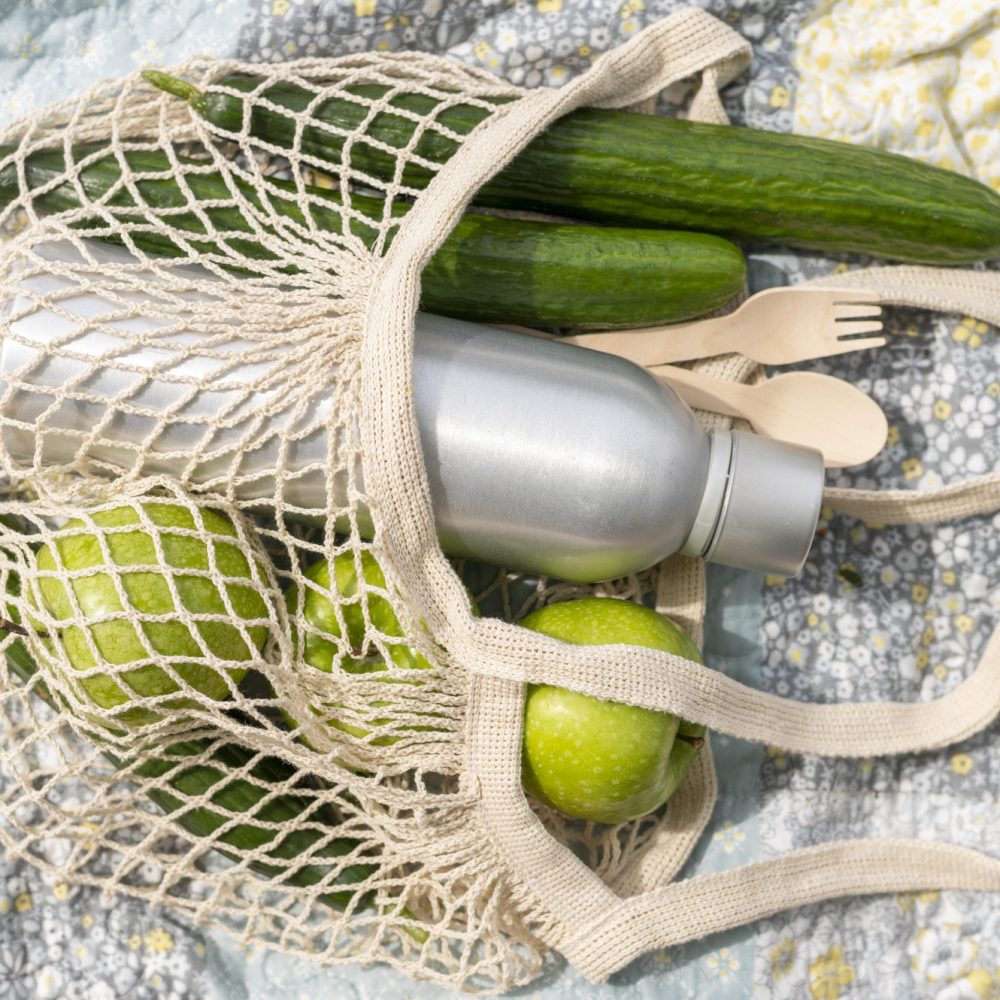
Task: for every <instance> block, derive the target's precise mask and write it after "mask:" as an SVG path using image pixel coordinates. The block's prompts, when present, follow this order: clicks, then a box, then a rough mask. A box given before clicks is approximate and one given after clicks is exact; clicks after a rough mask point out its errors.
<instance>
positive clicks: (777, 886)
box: [561, 838, 1000, 983]
mask: <svg viewBox="0 0 1000 1000" xmlns="http://www.w3.org/2000/svg"><path fill="white" fill-rule="evenodd" d="M925 889H963V890H968V891H973V892H1000V858H992V857H989V856H988V855H985V854H982V853H980V852H978V851H974V850H971V849H969V848H965V847H958V846H955V845H954V844H945V843H935V842H929V841H923V840H901V839H890V838H882V839H878V840H842V841H832V842H830V843H826V844H819V845H816V846H813V847H807V848H803V849H800V850H796V851H789V852H788V853H787V854H783V855H781V856H780V857H776V858H771V859H768V860H766V861H758V862H754V863H751V864H747V865H743V866H741V867H738V868H733V869H730V870H728V871H724V872H716V873H712V874H710V875H698V876H695V877H693V878H689V879H684V880H683V881H681V882H674V883H672V884H671V885H668V886H662V887H661V888H659V889H654V890H653V891H651V892H647V893H643V894H642V895H640V896H633V897H631V898H629V899H623V900H620V901H619V902H618V903H617V905H616V906H615V907H614V909H612V910H609V911H607V912H604V913H602V914H601V915H600V916H599V918H598V919H597V920H593V921H591V922H589V923H579V922H577V923H574V924H573V925H572V926H573V927H574V933H573V935H572V937H570V938H568V939H566V940H564V941H563V944H562V948H561V950H562V952H563V954H564V955H565V956H566V957H567V959H569V961H571V962H572V963H573V965H574V966H575V967H576V968H577V969H578V970H579V971H580V972H582V973H583V975H585V976H586V977H587V979H589V980H590V981H591V982H595V983H598V982H603V981H604V980H605V979H607V977H608V976H609V975H611V973H613V972H615V971H616V970H618V969H620V968H622V967H623V966H625V965H627V964H628V963H629V962H630V961H632V960H633V959H634V958H636V957H637V956H638V955H641V954H643V953H644V952H647V951H651V950H653V949H656V948H666V947H670V946H673V945H678V944H682V943H683V942H685V941H694V940H697V939H699V938H702V937H704V936H705V935H707V934H712V933H715V932H716V931H721V930H727V929H729V928H731V927H738V926H741V925H743V924H748V923H750V922H752V921H754V920H759V919H761V918H763V917H767V916H771V915H773V914H775V913H780V912H781V911H782V910H788V909H793V908H796V907H800V906H807V905H809V904H810V903H816V902H820V901H821V900H826V899H836V898H839V897H844V896H861V895H874V894H876V893H888V892H915V891H921V890H925Z"/></svg>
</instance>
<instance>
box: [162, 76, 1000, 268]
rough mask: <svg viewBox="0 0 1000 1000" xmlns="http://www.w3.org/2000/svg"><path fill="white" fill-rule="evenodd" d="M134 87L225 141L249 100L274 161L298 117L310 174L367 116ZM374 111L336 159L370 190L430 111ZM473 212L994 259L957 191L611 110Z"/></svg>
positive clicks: (252, 84)
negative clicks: (193, 117)
mask: <svg viewBox="0 0 1000 1000" xmlns="http://www.w3.org/2000/svg"><path fill="white" fill-rule="evenodd" d="M144 75H145V76H146V79H147V80H149V81H150V82H151V83H153V84H155V85H156V86H158V87H160V88H162V89H163V90H167V91H169V92H171V93H174V94H177V95H178V96H180V97H183V98H184V99H185V100H187V101H188V102H189V103H190V104H191V106H192V107H193V108H194V109H195V111H196V112H197V113H198V114H200V115H201V116H202V117H203V118H205V120H206V121H208V122H209V123H210V124H211V125H212V126H213V127H214V128H215V129H217V130H219V131H220V132H223V133H226V134H228V135H232V136H236V135H239V134H240V133H241V130H242V127H243V120H244V112H245V110H246V103H247V101H246V98H245V97H244V96H243V95H244V94H248V93H250V92H259V93H258V94H257V96H256V97H255V98H254V100H253V103H252V107H251V109H250V114H249V131H250V134H252V135H253V136H255V137H256V138H257V139H258V140H260V141H261V142H265V143H268V144H270V145H271V146H273V147H274V148H276V149H277V150H287V149H289V148H290V147H291V146H292V143H293V141H294V138H295V132H296V127H297V126H296V123H295V122H294V121H293V119H292V118H291V117H290V116H289V115H288V114H287V113H286V112H287V111H291V112H301V111H304V110H306V109H307V107H308V108H309V113H310V114H311V115H312V116H313V117H314V118H315V119H316V121H317V122H319V123H321V125H310V126H307V127H306V128H304V129H303V130H302V134H301V142H300V146H299V148H300V149H301V152H302V153H303V154H305V156H306V157H307V158H309V159H310V160H311V161H312V162H314V163H315V164H316V165H317V166H322V165H323V164H326V165H327V167H328V168H336V167H337V166H338V165H340V164H341V158H342V154H343V146H344V142H343V138H342V136H343V133H344V131H348V132H349V131H350V130H352V129H355V128H357V127H358V126H359V125H360V124H361V123H362V122H363V120H364V118H365V116H366V115H367V114H368V112H369V108H368V106H366V105H365V104H362V103H360V102H352V101H351V100H349V99H346V98H344V97H339V96H338V97H331V98H328V99H325V100H322V101H319V102H315V94H314V93H313V92H311V91H309V90H306V89H304V88H301V87H298V86H295V85H292V84H287V83H277V84H271V85H269V86H264V85H262V81H261V80H260V79H258V78H256V77H251V76H241V75H230V76H226V77H224V78H223V79H220V80H219V81H218V85H219V86H220V87H225V88H228V89H230V90H231V91H236V92H237V93H235V94H234V93H226V92H223V91H222V90H220V89H214V88H213V89H209V90H206V91H201V90H198V89H197V88H195V87H194V86H192V85H191V84H190V83H186V82H185V81H182V80H178V79H177V78H176V77H171V76H168V75H167V74H163V73H159V72H155V71H148V72H146V73H145V74H144ZM348 89H349V91H350V93H352V94H354V95H356V96H358V97H361V98H366V99H375V98H379V97H382V96H384V95H385V94H386V89H385V88H383V87H379V86H375V85H364V86H356V87H350V88H348ZM261 99H263V100H265V101H266V102H268V103H269V105H271V106H268V105H266V104H264V103H261ZM389 104H390V106H391V107H393V108H398V109H400V110H401V111H404V112H410V115H411V116H410V117H407V116H406V115H404V114H394V113H392V112H391V111H383V112H381V113H380V114H378V115H376V116H375V117H374V119H373V120H372V121H371V122H370V123H368V124H366V125H365V132H366V134H367V136H368V137H370V139H371V140H373V141H372V142H366V141H365V140H364V139H360V140H356V141H355V142H354V143H353V144H352V145H351V147H350V154H349V156H350V167H351V169H352V171H363V172H365V173H367V174H369V175H371V177H372V178H373V179H374V180H375V181H376V182H378V181H382V182H384V181H385V180H386V179H387V178H388V177H391V176H392V172H393V171H394V170H395V169H396V157H395V155H394V154H392V153H390V152H386V151H385V150H384V149H383V148H381V147H382V146H388V147H391V148H395V149H401V148H403V147H405V146H406V145H407V143H408V142H409V141H410V139H411V138H412V136H413V134H414V129H415V127H416V125H415V121H414V118H413V117H412V116H413V115H414V114H416V115H423V114H427V113H429V112H431V111H433V110H434V108H435V106H436V102H435V100H434V99H433V98H431V97H428V96H426V95H421V94H414V93H405V92H404V93H400V94H395V95H393V96H392V97H391V99H390V101H389ZM313 105H314V106H313ZM485 115H486V111H485V110H484V109H482V108H479V107H473V106H470V105H464V104H460V105H456V106H454V107H449V108H446V109H443V110H441V111H439V112H437V113H436V115H435V118H436V121H437V122H438V123H439V124H440V125H441V126H444V127H446V128H447V129H449V130H451V131H452V132H454V133H458V134H459V135H465V134H467V133H469V132H470V131H471V130H472V129H473V128H475V126H476V125H478V124H479V123H480V122H481V121H482V120H483V119H484V117H485ZM323 126H327V127H323ZM338 129H339V130H341V131H340V133H339V134H338V132H337V131H336V130H338ZM375 142H377V143H378V144H379V145H375ZM455 148H456V142H455V140H453V139H452V138H451V137H450V136H448V135H446V134H444V133H443V132H442V131H440V130H439V129H437V128H435V127H430V128H427V129H426V130H424V132H423V133H422V135H421V136H420V138H419V140H418V141H417V143H416V146H415V152H416V153H417V154H419V156H420V157H422V158H423V159H425V160H428V161H430V162H432V163H442V162H444V161H445V160H446V159H447V158H448V157H449V156H450V155H451V154H452V153H453V152H454V151H455ZM431 176H432V171H431V170H430V169H429V168H427V167H425V166H424V165H423V164H421V163H420V162H419V161H417V160H414V159H412V158H411V159H409V160H408V161H407V163H406V166H405V168H404V170H403V172H402V180H403V182H404V183H405V184H407V185H409V186H411V187H413V188H422V187H424V186H426V184H427V183H428V181H429V179H430V177H431ZM476 200H477V202H478V203H480V204H482V205H490V206H495V207H502V208H522V209H531V210H535V211H542V212H551V213H555V214H562V215H567V216H571V217H574V218H580V219H590V220H598V221H602V222H610V223H615V224H630V225H658V226H669V227H677V228H682V229H698V230H703V231H705V232H714V233H719V234H721V235H724V236H728V237H730V238H733V239H737V240H740V241H744V242H753V243H765V244H778V245H784V246H789V247H802V248H806V249H813V250H820V251H824V252H847V251H854V252H859V253H866V254H873V255H875V256H879V257H885V258H890V259H895V260H903V261H911V262H915V263H928V264H960V263H969V262H972V261H977V260H983V259H986V258H989V257H995V256H997V255H1000V195H998V194H997V193H996V192H994V191H992V190H991V189H990V188H989V187H987V186H986V185H984V184H980V183H978V182H977V181H974V180H971V179H969V178H967V177H962V176H960V175H959V174H956V173H953V172H951V171H947V170H942V169H939V168H936V167H932V166H928V165H927V164H923V163H920V162H918V161H916V160H912V159H909V158H908V157H905V156H900V155H897V154H894V153H889V152H885V151H883V150H876V149H868V148H864V147H860V146H852V145H850V144H848V143H842V142H835V141H832V140H828V139H818V138H812V137H807V136H799V135H790V134H785V133H777V132H767V131H761V130H756V129H747V128H739V127H732V126H724V125H707V124H701V123H697V122H689V121H681V120H678V119H671V118H661V117H650V116H647V115H639V114H634V113H630V112H625V111H605V110H598V109H594V108H584V109H581V110H578V111H574V112H572V113H571V114H568V115H566V116H565V117H563V118H561V119H560V120H559V121H557V122H555V123H554V124H553V125H552V126H551V127H550V128H549V129H548V130H547V131H546V132H544V133H543V134H541V135H540V136H538V137H537V138H536V139H534V140H533V141H532V142H531V143H530V144H529V145H528V146H527V147H526V148H525V149H524V150H523V151H522V152H521V153H520V154H519V155H518V156H517V157H516V158H515V159H514V161H513V162H512V163H511V164H510V165H509V166H508V167H506V168H505V169H504V170H502V171H501V172H500V173H499V174H498V175H497V176H496V177H495V178H493V180H491V181H490V182H489V183H488V184H486V185H485V186H484V187H483V188H482V189H481V190H480V192H479V193H478V195H477V197H476Z"/></svg>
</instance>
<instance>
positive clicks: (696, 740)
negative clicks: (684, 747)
mask: <svg viewBox="0 0 1000 1000" xmlns="http://www.w3.org/2000/svg"><path fill="white" fill-rule="evenodd" d="M677 739H679V740H683V741H684V742H685V743H690V744H691V746H693V747H694V748H695V750H700V749H701V748H702V747H703V746H704V745H705V738H704V737H703V736H687V735H686V734H684V733H681V735H680V736H678V737H677Z"/></svg>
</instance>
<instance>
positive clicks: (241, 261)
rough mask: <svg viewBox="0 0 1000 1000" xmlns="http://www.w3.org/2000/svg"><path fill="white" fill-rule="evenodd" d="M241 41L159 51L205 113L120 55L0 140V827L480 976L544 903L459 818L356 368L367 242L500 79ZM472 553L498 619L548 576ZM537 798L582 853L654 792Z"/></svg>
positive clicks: (607, 860) (418, 63) (598, 863)
mask: <svg viewBox="0 0 1000 1000" xmlns="http://www.w3.org/2000/svg"><path fill="white" fill-rule="evenodd" d="M252 72H253V73H254V74H256V76H254V77H253V78H251V77H249V76H246V75H244V74H246V73H249V68H248V67H243V66H241V65H239V64H219V63H213V64H207V63H201V62H194V63H189V64H186V65H185V66H183V67H181V68H180V69H179V70H178V75H179V76H181V77H183V78H184V79H185V80H187V81H190V82H191V83H193V84H194V85H196V86H197V87H198V88H199V89H200V90H202V91H205V90H206V88H207V92H208V93H209V94H210V95H213V99H215V100H223V99H225V100H227V101H228V102H229V103H228V105H227V107H228V108H229V109H230V111H231V114H229V117H228V119H226V121H225V123H224V124H225V125H226V127H223V125H222V124H219V122H218V121H217V120H215V119H213V121H214V122H215V123H214V124H209V123H208V122H207V121H206V120H205V118H204V117H203V116H202V115H200V114H199V113H197V112H196V111H193V110H192V109H191V108H190V107H189V106H188V105H187V104H186V103H185V102H184V101H183V100H181V99H179V97H177V96H172V95H167V94H161V93H159V92H158V91H156V90H154V89H153V88H152V87H151V86H149V85H148V84H146V83H144V82H143V81H142V80H141V79H139V78H130V79H128V80H126V81H117V82H114V83H111V84H107V85H101V86H98V87H97V88H95V89H94V90H92V91H91V92H89V93H87V94H85V95H84V96H82V97H81V98H79V99H76V100H73V101H70V102H67V103H64V104H61V105H59V106H57V107H54V108H49V109H47V110H46V111H45V112H42V113H40V114H39V115H36V116H34V117H32V118H30V119H29V120H26V121H23V122H21V123H19V124H18V125H17V126H16V127H15V128H14V129H12V130H9V131H8V134H7V135H6V136H5V141H6V143H7V145H5V146H4V147H3V150H2V153H3V155H4V159H3V161H2V163H0V189H2V190H3V194H4V199H3V200H4V202H5V203H6V204H7V208H6V209H5V214H4V216H3V220H2V221H3V222H4V223H5V224H6V226H7V228H8V231H10V232H12V235H11V237H10V239H9V240H8V241H7V242H6V244H5V245H4V249H3V255H2V258H0V281H2V288H0V293H2V298H3V301H4V308H5V311H6V315H5V321H4V324H5V325H4V331H3V333H4V344H3V355H2V363H0V367H2V371H3V378H4V392H3V398H2V400H0V413H2V416H0V445H2V448H0V458H2V464H3V472H4V476H5V478H6V480H7V481H8V483H9V487H8V490H9V492H8V494H7V496H6V499H4V500H3V502H2V504H0V512H2V514H3V529H2V535H0V583H2V585H3V587H4V592H5V594H6V595H7V597H6V610H5V611H4V617H5V618H6V619H7V624H8V625H10V626H12V628H11V630H10V631H9V632H8V633H7V635H6V639H5V640H4V642H3V649H4V650H5V651H6V653H7V660H8V662H7V665H6V666H5V667H4V671H5V673H4V676H3V678H2V681H3V683H2V687H3V692H2V695H0V722H2V726H3V730H2V734H0V746H2V750H0V777H2V798H0V819H2V822H0V843H2V846H3V849H4V851H5V852H6V853H7V854H8V855H9V856H21V857H27V858H30V859H31V860H32V861H33V862H34V863H36V864H38V865H41V866H42V867H44V868H47V869H48V870H50V871H52V872H58V873H59V875H60V877H63V878H69V879H71V880H75V881H77V882H81V883H90V884H93V885H99V886H102V887H105V888H107V889H109V890H114V891H120V892H126V893H130V894H133V895H136V896H141V897H143V898H147V899H149V900H152V901H157V902H166V903H169V904H171V905H173V906H176V907H179V908H181V909H182V910H184V911H186V912H187V913H189V914H190V915H191V916H193V917H194V918H196V919H210V920H213V921H215V922H217V923H220V924H222V925H224V926H227V927H229V928H230V929H231V930H232V931H234V932H235V933H237V934H238V935H240V936H241V937H242V938H243V939H244V940H250V939H253V940H255V941H257V942H261V943H266V944H271V945H273V946H276V947H280V948H283V949H285V950H287V951H290V952H294V953H298V954H303V955H309V956H312V957H314V958H317V959H319V960H320V961H323V962H335V961H356V960H372V959H378V960H384V961H388V962H391V963H393V964H394V965H396V966H397V967H399V968H401V969H404V970H406V971H408V972H410V973H411V974H413V975H417V976H421V977H424V978H432V979H436V980H437V981H439V982H441V983H445V984H448V985H451V986H456V987H460V988H465V989H469V990H481V991H496V990H502V989H506V988H509V987H510V986H512V985H515V984H518V983H524V982H526V981H528V980H530V979H531V978H533V977H534V976H535V975H536V974H537V972H538V971H539V969H540V967H541V965H542V963H543V962H544V960H545V955H546V950H545V948H544V946H543V945H542V943H541V942H540V940H539V936H541V937H545V936H546V928H545V921H546V917H545V914H544V913H542V912H540V911H539V910H538V909H537V908H536V904H535V903H534V902H533V901H532V897H531V896H530V894H529V893H528V892H527V891H526V890H525V889H524V888H523V887H521V886H519V885H518V884H517V882H516V880H515V879H513V878H512V877H510V875H509V873H508V871H507V869H506V868H505V865H504V862H503V859H502V858H501V857H499V856H498V855H497V853H496V851H495V850H494V848H493V847H492V845H491V841H490V839H489V837H488V835H487V833H486V831H485V830H484V829H483V825H482V820H481V818H480V815H479V811H478V809H477V798H476V794H477V792H476V785H475V782H473V781H471V780H469V778H468V776H467V775H466V774H465V771H464V740H463V727H464V721H465V715H464V711H465V696H466V685H467V677H466V673H465V671H464V670H463V669H462V667H461V665H460V664H458V663H455V662H452V660H451V659H450V658H449V653H448V651H447V650H446V649H443V648H442V647H441V646H440V644H439V643H438V642H436V641H435V637H434V635H432V634H431V632H430V630H429V628H428V626H427V625H426V624H425V620H424V618H423V616H422V614H421V613H420V611H419V609H416V608H414V606H413V603H412V601H411V600H410V599H409V595H408V593H407V588H406V586H405V583H404V581H403V580H401V579H400V578H399V574H398V573H397V572H396V571H395V569H394V560H393V553H392V551H389V550H388V549H387V547H386V546H384V545H383V544H382V543H381V540H380V534H379V530H378V526H379V510H380V504H382V503H385V502H387V501H390V502H391V499H392V498H391V497H390V498H386V497H377V496H372V495H369V493H368V492H367V491H366V484H365V476H364V470H365V461H366V456H365V454H364V453H363V447H362V437H363V435H362V434H361V433H360V428H359V413H360V406H359V399H360V393H361V391H362V387H363V386H364V384H365V380H367V379H372V378H378V377H379V372H378V371H377V370H371V368H370V366H369V367H366V365H365V364H364V363H363V351H362V345H363V341H364V326H365V311H366V308H367V305H368V302H369V296H370V291H371V287H372V282H373V280H374V275H375V273H376V267H377V264H378V261H379V259H380V257H381V256H382V255H383V254H384V253H385V251H386V249H387V247H389V246H390V245H391V243H392V241H393V239H394V236H395V235H396V234H397V232H398V231H399V227H400V226H401V225H404V226H405V219H406V215H407V212H408V209H409V207H410V205H411V204H412V202H413V201H414V199H417V198H419V196H420V193H421V191H422V190H423V189H424V188H425V186H426V184H427V183H428V181H429V180H430V179H431V178H432V177H433V176H434V174H435V172H436V171H437V170H438V169H439V167H440V165H441V164H442V163H444V162H445V161H447V159H448V158H449V157H450V156H451V155H452V154H453V153H454V151H455V150H456V149H457V148H458V147H459V145H460V144H461V143H462V141H463V136H464V135H465V134H466V133H468V132H469V131H470V130H471V129H472V128H473V127H474V126H475V125H476V124H477V123H478V122H479V121H481V120H483V119H485V118H486V117H488V116H489V115H490V114H492V113H493V112H494V111H495V109H496V108H497V107H498V106H499V105H501V104H502V103H504V102H506V101H509V100H511V99H512V98H514V97H516V92H514V91H512V90H510V89H509V88H506V87H505V86H504V85H503V84H501V83H499V82H498V81H496V80H495V79H494V78H492V77H487V76H485V75H479V74H476V73H474V72H470V71H468V70H466V69H463V68H460V67H457V66H454V65H452V64H450V63H447V62H444V61H442V60H438V59H432V58H427V57H421V56H416V55H412V54H411V55H406V56H379V57H377V58H373V57H370V56H360V57H351V58H348V59H342V60H337V61H311V62H299V63H287V64H284V65H282V66H280V67H267V68H264V67H261V66H254V67H253V69H252ZM261 74H263V75H261ZM211 80H214V81H216V82H215V83H214V84H212V85H211V86H209V83H210V81H211ZM220 81H221V82H220ZM289 94H291V95H293V96H292V97H289V96H288V95H289ZM276 95H283V96H282V97H281V99H280V100H279V99H278V96H276ZM404 95H406V96H404ZM334 104H335V105H337V106H339V107H341V109H342V125H340V126H333V125H330V124H328V122H329V117H330V116H329V114H327V113H326V112H327V111H328V110H329V108H330V107H331V106H333V105H334ZM320 111H323V112H324V113H323V119H324V122H320V120H319V117H318V115H319V113H320ZM265 126H266V127H265ZM264 132H266V134H267V135H268V138H267V139H264V138H262V137H261V135H262V134H263V133H264ZM472 141H475V140H472ZM320 147H322V156H321V155H319V153H318V152H317V150H318V149H320ZM333 147H336V148H337V149H338V150H339V152H338V153H337V155H336V156H334V157H333V161H334V162H331V153H330V150H331V148H333ZM401 405H402V402H401ZM467 579H469V581H470V583H469V586H470V590H471V591H472V592H474V593H475V596H477V597H478V598H479V599H480V601H481V603H482V604H483V612H482V613H488V606H492V607H494V608H495V610H496V613H497V614H500V615H504V616H506V617H508V618H510V619H514V618H516V617H517V616H518V615H519V614H521V613H523V612H524V611H526V610H530V609H531V608H532V607H534V606H537V605H538V604H540V603H542V602H544V601H545V600H548V599H550V598H551V597H553V596H554V595H555V596H570V595H571V594H573V593H576V592H577V591H574V590H573V588H569V587H563V588H561V589H559V588H557V589H556V590H554V591H553V590H552V589H551V588H549V585H548V584H547V582H546V581H544V580H543V581H530V580H527V579H525V578H523V577H518V576H516V575H510V574H508V575H504V574H502V573H500V572H497V571H493V570H492V569H490V568H483V567H478V568H477V569H476V572H475V573H473V574H472V575H471V576H470V577H468V578H467ZM653 588H654V580H653V578H652V576H644V577H642V578H632V579H629V580H625V581H619V582H618V583H617V584H615V585H609V586H608V587H606V588H604V590H603V591H601V592H607V593H615V594H618V595H620V596H629V597H632V598H635V599H642V598H644V597H646V598H648V597H649V595H650V593H651V591H652V590H653ZM587 592H588V593H593V592H594V589H593V588H588V590H587ZM540 815H541V816H542V818H543V821H544V822H545V823H546V824H547V825H548V826H549V828H550V829H551V830H552V831H553V833H554V834H555V835H556V836H558V837H559V838H560V839H561V840H563V841H564V842H565V843H569V844H572V845H573V846H574V848H575V849H576V850H577V851H578V852H579V853H580V854H581V855H582V856H583V857H585V858H586V859H587V861H588V863H589V864H590V865H591V866H592V867H593V868H594V869H595V870H596V871H598V873H599V874H601V875H602V876H603V877H605V878H606V879H609V880H613V879H614V878H615V876H616V874H621V873H622V872H624V871H626V869H628V867H629V864H630V861H632V862H634V860H635V858H636V857H637V855H638V853H640V852H641V850H642V847H643V845H644V844H645V843H647V842H648V840H649V837H650V834H651V833H652V832H653V831H654V830H655V828H656V825H657V823H658V822H659V820H658V819H657V818H656V817H653V818H650V819H647V820H645V821H637V822H634V823H631V824H625V825H623V826H621V827H616V828H601V827H596V826H590V825H583V826H573V825H571V824H568V823H563V822H561V821H559V820H558V819H557V818H556V817H555V816H554V815H552V814H550V813H548V812H545V811H541V812H540Z"/></svg>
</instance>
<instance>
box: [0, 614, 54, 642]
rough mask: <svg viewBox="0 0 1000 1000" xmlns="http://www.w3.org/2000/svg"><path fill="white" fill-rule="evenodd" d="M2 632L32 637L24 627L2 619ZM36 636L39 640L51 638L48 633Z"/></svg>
mask: <svg viewBox="0 0 1000 1000" xmlns="http://www.w3.org/2000/svg"><path fill="white" fill-rule="evenodd" d="M0 632H13V633H14V635H31V633H30V632H29V631H28V630H27V629H26V628H25V627H24V626H23V625H18V624H17V622H12V621H10V620H9V619H7V618H0ZM35 635H37V636H38V638H39V639H49V638H51V637H50V636H49V633H48V632H36V633H35Z"/></svg>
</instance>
